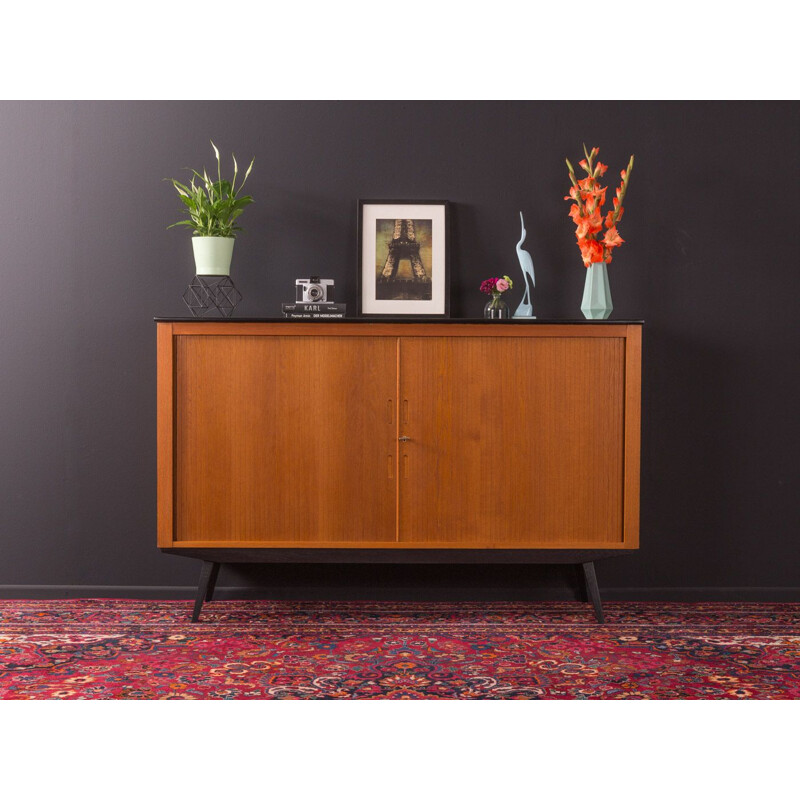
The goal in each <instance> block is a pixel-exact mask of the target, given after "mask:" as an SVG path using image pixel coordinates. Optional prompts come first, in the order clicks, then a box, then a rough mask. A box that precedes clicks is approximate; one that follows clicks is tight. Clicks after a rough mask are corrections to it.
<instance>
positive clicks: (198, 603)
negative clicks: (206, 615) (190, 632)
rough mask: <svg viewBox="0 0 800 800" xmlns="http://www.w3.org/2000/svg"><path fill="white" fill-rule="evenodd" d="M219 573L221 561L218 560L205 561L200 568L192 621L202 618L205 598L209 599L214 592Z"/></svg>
mask: <svg viewBox="0 0 800 800" xmlns="http://www.w3.org/2000/svg"><path fill="white" fill-rule="evenodd" d="M218 574H219V563H218V562H216V561H204V562H203V567H202V569H201V570H200V584H199V586H198V587H197V597H196V599H195V601H194V611H193V612H192V622H197V620H198V619H200V611H201V610H202V608H203V600H208V599H210V598H211V595H212V594H213V593H214V584H215V583H216V582H217V575H218Z"/></svg>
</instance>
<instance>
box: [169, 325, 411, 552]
mask: <svg viewBox="0 0 800 800" xmlns="http://www.w3.org/2000/svg"><path fill="white" fill-rule="evenodd" d="M396 369H397V356H396V339H395V338H393V337H347V336H330V335H324V336H308V335H306V336H276V335H264V336H259V335H255V336H245V335H235V334H228V335H220V336H215V335H196V336H193V335H180V336H177V337H176V347H175V371H176V376H175V378H176V395H177V396H176V406H177V409H178V413H177V415H176V442H175V446H176V464H175V467H176V468H175V520H176V524H175V537H176V540H177V541H178V542H179V543H190V542H197V543H205V544H206V545H207V546H208V544H209V543H215V544H216V545H217V546H235V545H237V544H247V545H249V546H258V545H275V544H280V545H283V546H289V545H292V544H297V545H298V546H309V545H311V544H312V543H317V544H318V545H320V546H336V545H346V544H347V543H355V544H367V543H369V542H390V541H395V539H396V474H395V464H394V459H395V457H396V447H397V432H396V413H395V412H396V409H395V402H396V393H397V377H396Z"/></svg>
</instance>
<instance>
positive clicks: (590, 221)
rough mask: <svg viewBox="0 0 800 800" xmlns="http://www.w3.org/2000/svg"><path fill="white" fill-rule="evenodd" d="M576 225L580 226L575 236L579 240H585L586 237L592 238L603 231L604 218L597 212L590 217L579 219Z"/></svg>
mask: <svg viewBox="0 0 800 800" xmlns="http://www.w3.org/2000/svg"><path fill="white" fill-rule="evenodd" d="M575 224H576V225H577V226H578V227H577V230H576V231H575V235H576V236H577V237H578V238H579V239H583V238H584V237H585V236H590V235H591V234H593V233H599V232H600V231H601V230H603V216H602V214H601V213H600V212H599V211H597V210H595V211H594V213H592V214H590V215H588V216H584V217H579V218H578V222H577V223H575Z"/></svg>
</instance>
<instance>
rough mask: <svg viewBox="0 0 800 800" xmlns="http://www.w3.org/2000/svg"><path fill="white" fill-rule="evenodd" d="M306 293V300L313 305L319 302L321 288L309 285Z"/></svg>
mask: <svg viewBox="0 0 800 800" xmlns="http://www.w3.org/2000/svg"><path fill="white" fill-rule="evenodd" d="M306 291H307V293H308V299H309V300H310V301H311V302H312V303H313V302H316V301H317V300H319V299H320V298H321V297H322V287H321V286H317V285H315V284H313V283H312V284H311V286H309V287H308V289H307V290H306Z"/></svg>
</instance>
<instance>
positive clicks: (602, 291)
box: [581, 261, 614, 319]
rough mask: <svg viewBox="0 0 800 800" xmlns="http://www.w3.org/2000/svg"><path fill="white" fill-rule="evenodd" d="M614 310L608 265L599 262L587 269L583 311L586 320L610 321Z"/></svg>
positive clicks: (582, 304)
mask: <svg viewBox="0 0 800 800" xmlns="http://www.w3.org/2000/svg"><path fill="white" fill-rule="evenodd" d="M613 310H614V305H613V304H612V302H611V288H610V287H609V285H608V270H607V268H606V263H605V261H598V262H596V263H594V264H591V265H590V266H589V267H587V268H586V283H585V284H584V286H583V300H582V301H581V311H583V316H584V317H586V319H608V318H609V316H610V315H611V312H612V311H613Z"/></svg>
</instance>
